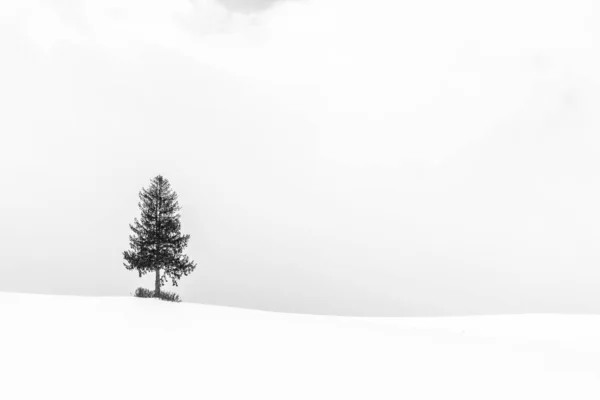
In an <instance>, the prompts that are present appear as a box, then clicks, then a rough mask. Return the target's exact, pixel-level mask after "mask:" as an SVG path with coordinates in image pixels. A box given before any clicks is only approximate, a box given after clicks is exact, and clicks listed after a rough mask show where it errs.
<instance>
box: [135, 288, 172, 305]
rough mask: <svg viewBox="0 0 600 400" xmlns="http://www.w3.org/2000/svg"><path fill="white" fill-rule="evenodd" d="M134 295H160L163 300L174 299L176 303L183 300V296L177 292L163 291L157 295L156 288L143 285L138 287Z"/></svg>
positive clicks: (150, 296)
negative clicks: (152, 288) (147, 287)
mask: <svg viewBox="0 0 600 400" xmlns="http://www.w3.org/2000/svg"><path fill="white" fill-rule="evenodd" d="M134 296H135V297H142V298H152V297H158V298H159V299H161V300H165V301H172V302H174V303H180V302H181V297H179V295H178V294H177V293H173V292H165V291H161V292H160V293H159V294H158V296H155V295H154V290H150V289H146V288H143V287H139V288H137V289H136V290H135V294H134Z"/></svg>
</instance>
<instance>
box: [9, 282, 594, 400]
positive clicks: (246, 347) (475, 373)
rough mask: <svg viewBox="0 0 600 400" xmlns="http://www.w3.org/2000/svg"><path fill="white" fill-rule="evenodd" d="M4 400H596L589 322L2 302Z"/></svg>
mask: <svg viewBox="0 0 600 400" xmlns="http://www.w3.org/2000/svg"><path fill="white" fill-rule="evenodd" d="M0 321H2V329H0V354H1V357H0V376H1V377H2V385H0V397H1V398H3V399H10V400H18V399H41V398H50V399H54V398H56V399H64V400H66V399H137V398H140V399H211V400H216V399H263V400H266V399H411V400H415V399H462V400H467V399H478V400H479V399H511V400H516V399H528V400H531V399H544V400H548V399H578V400H581V399H598V398H600V386H599V385H598V377H599V376H600V342H599V341H598V338H599V337H600V317H598V316H558V315H523V316H501V317H465V318H422V319H419V318H406V319H391V318H387V319H386V318H383V319H376V318H363V319H361V318H345V317H324V316H308V315H292V314H277V313H268V312H261V311H251V310H242V309H235V308H226V307H215V306H202V305H196V304H185V303H180V304H172V303H164V302H159V301H155V300H148V299H135V298H83V297H68V296H64V297H59V296H42V295H26V294H12V293H0Z"/></svg>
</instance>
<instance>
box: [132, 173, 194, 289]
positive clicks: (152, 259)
mask: <svg viewBox="0 0 600 400" xmlns="http://www.w3.org/2000/svg"><path fill="white" fill-rule="evenodd" d="M139 197H140V202H139V203H138V205H139V207H140V209H141V211H142V215H141V218H140V220H139V221H138V219H137V218H135V219H134V222H133V224H130V225H129V227H130V228H131V230H132V231H133V234H131V235H129V246H130V247H131V250H127V251H124V252H123V258H124V259H125V261H126V262H125V263H123V265H125V268H127V269H129V270H133V269H135V270H137V271H138V273H139V274H140V277H142V275H145V274H147V273H149V272H154V273H155V274H156V280H155V288H154V296H155V297H159V296H160V288H161V286H163V285H164V284H165V283H166V282H167V279H168V278H170V279H171V281H172V282H173V285H174V286H177V280H179V279H180V278H181V276H182V275H185V276H187V275H188V274H189V273H190V272H192V271H193V270H194V269H195V268H196V264H195V263H194V262H193V261H190V260H189V258H188V256H186V255H183V254H182V252H183V250H184V249H185V248H186V247H187V245H188V241H189V239H190V235H182V234H181V222H180V221H179V217H180V215H179V211H180V210H181V208H180V207H179V203H178V201H177V193H175V192H174V191H173V190H172V189H171V185H170V184H169V181H168V180H166V179H165V178H163V177H162V176H160V175H158V176H157V177H155V178H154V179H152V180H151V182H150V187H148V189H142V191H141V192H140V194H139ZM161 272H162V274H161Z"/></svg>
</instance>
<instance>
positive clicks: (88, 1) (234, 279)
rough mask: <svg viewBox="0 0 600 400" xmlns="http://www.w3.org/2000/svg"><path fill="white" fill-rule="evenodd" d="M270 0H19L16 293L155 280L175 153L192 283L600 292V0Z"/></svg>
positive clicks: (299, 291)
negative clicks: (136, 253)
mask: <svg viewBox="0 0 600 400" xmlns="http://www.w3.org/2000/svg"><path fill="white" fill-rule="evenodd" d="M239 2H240V4H241V3H242V2H241V0H239ZM256 3H257V4H256V7H254V8H253V9H252V10H250V8H249V7H248V6H245V7H240V6H239V4H238V7H237V8H236V5H235V4H233V0H230V1H229V4H228V7H224V6H223V4H221V3H216V2H214V1H212V0H204V1H200V0H196V1H193V2H191V1H189V0H152V1H149V0H144V1H142V0H77V1H65V0H44V1H42V0H37V1H35V0H3V1H2V2H0V48H1V49H2V51H1V52H0V88H2V89H1V90H0V110H1V113H0V132H1V136H0V168H1V170H2V171H3V174H2V183H1V186H0V187H1V188H2V192H1V193H2V195H1V196H0V210H1V215H2V229H0V243H2V245H1V246H0V248H1V250H2V261H1V262H0V290H7V291H24V292H37V293H57V294H77V295H111V296H128V295H129V294H130V293H131V292H133V291H134V290H135V288H136V287H137V286H140V285H146V286H148V287H151V285H152V278H151V277H150V278H148V279H143V280H140V279H139V278H138V276H137V275H136V273H134V272H130V271H127V270H126V269H125V267H123V265H122V262H123V260H122V252H123V250H126V249H127V248H128V235H129V227H128V224H129V223H130V222H132V221H133V219H134V218H135V217H136V216H138V215H139V210H138V208H137V195H138V192H139V190H140V189H141V188H142V187H144V186H147V185H148V183H149V181H150V179H151V178H152V177H153V176H155V175H157V174H162V175H164V176H165V177H166V178H167V179H169V180H170V182H171V184H172V186H173V189H174V190H175V191H176V192H177V193H178V194H179V197H180V204H181V205H182V207H183V212H182V229H183V232H184V233H190V234H191V240H190V245H189V248H188V254H189V255H190V257H191V258H192V259H194V260H195V261H196V262H197V263H198V268H197V269H196V271H195V272H194V273H193V274H192V275H190V276H189V277H187V278H183V279H182V280H181V284H180V287H179V288H178V289H177V290H178V292H179V293H180V294H181V295H182V297H183V298H184V299H185V300H187V301H195V302H202V303H209V304H222V305H232V306H242V307H251V308H260V309H268V310H276V311H289V312H308V313H319V314H345V315H388V316H400V315H447V314H469V313H514V312H599V311H600V228H599V227H600V182H599V178H598V171H600V157H599V156H600V136H599V134H598V132H599V129H598V128H600V120H599V118H600V113H598V110H599V109H600V108H599V106H600V90H599V89H600V87H599V84H600V81H599V78H600V57H599V55H600V54H599V51H600V50H599V49H600V46H599V45H600V36H599V35H600V28H599V26H598V24H597V21H598V20H599V18H600V10H599V9H598V8H599V7H600V6H598V5H597V4H596V2H594V1H583V0H574V1H569V2H566V1H565V2H559V1H557V2H547V1H545V2H542V1H534V0H519V1H517V0H508V1H503V2H480V1H470V0H457V1H452V2H447V1H441V0H440V1H437V0H425V1H420V2H394V1H388V0H372V1H368V2H365V1H357V0H343V1H342V0H318V1H316V0H315V1H291V2H280V3H276V4H272V5H271V7H264V4H258V3H261V2H259V1H257V2H256ZM246 4H247V3H246ZM241 11H243V12H241ZM248 11H252V12H248Z"/></svg>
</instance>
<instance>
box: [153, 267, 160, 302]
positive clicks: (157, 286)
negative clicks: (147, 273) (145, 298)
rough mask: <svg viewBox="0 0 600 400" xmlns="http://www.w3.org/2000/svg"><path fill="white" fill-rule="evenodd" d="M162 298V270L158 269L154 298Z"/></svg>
mask: <svg viewBox="0 0 600 400" xmlns="http://www.w3.org/2000/svg"><path fill="white" fill-rule="evenodd" d="M159 296H160V268H156V280H155V281H154V297H159Z"/></svg>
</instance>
